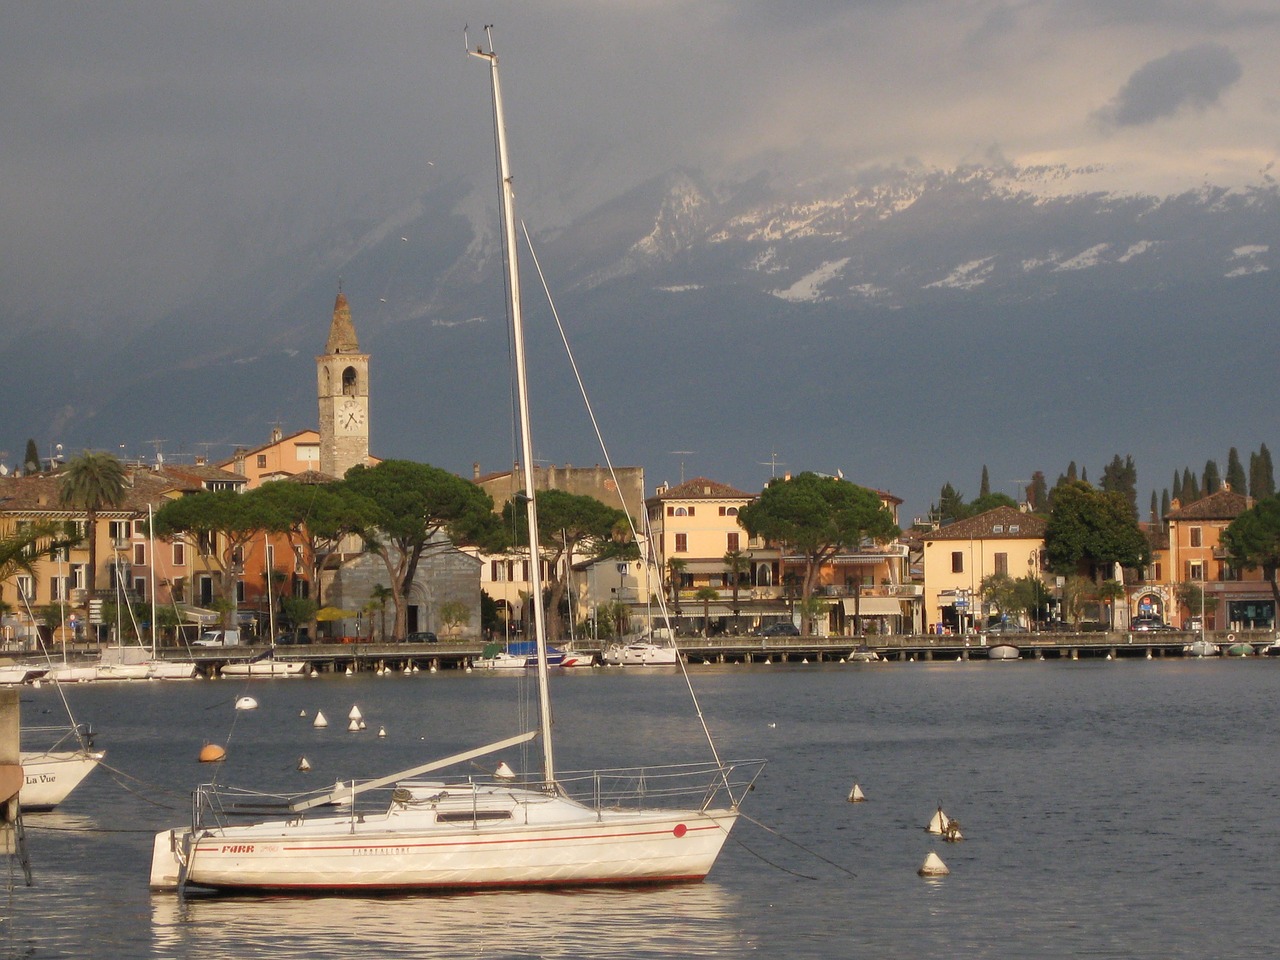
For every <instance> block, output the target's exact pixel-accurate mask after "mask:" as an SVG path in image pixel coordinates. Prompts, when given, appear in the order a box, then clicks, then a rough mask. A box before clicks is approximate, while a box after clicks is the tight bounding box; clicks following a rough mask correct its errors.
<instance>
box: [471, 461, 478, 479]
mask: <svg viewBox="0 0 1280 960" xmlns="http://www.w3.org/2000/svg"><path fill="white" fill-rule="evenodd" d="M471 479H472V480H479V479H480V461H479V460H477V461H476V462H475V463H473V464H471Z"/></svg>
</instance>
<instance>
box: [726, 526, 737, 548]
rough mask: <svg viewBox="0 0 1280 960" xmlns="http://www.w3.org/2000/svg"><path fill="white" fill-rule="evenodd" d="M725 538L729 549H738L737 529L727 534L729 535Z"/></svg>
mask: <svg viewBox="0 0 1280 960" xmlns="http://www.w3.org/2000/svg"><path fill="white" fill-rule="evenodd" d="M727 539H728V549H729V550H730V551H733V550H737V549H738V533H737V531H734V532H733V533H731V534H729V536H728V538H727Z"/></svg>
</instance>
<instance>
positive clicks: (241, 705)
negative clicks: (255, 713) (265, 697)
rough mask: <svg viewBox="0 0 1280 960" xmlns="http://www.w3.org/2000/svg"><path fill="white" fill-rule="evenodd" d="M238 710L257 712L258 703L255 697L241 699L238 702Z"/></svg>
mask: <svg viewBox="0 0 1280 960" xmlns="http://www.w3.org/2000/svg"><path fill="white" fill-rule="evenodd" d="M236 709H237V710H257V709H258V701H257V700H255V699H253V697H241V698H240V699H239V700H237V701H236Z"/></svg>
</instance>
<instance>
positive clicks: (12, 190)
mask: <svg viewBox="0 0 1280 960" xmlns="http://www.w3.org/2000/svg"><path fill="white" fill-rule="evenodd" d="M486 23H494V24H496V25H497V32H496V34H495V45H496V48H497V50H498V52H499V55H500V56H501V57H502V62H503V81H504V85H505V87H506V89H507V94H508V98H509V113H510V117H511V127H512V142H513V151H514V152H515V153H516V155H517V156H516V160H517V163H518V165H519V166H518V169H520V170H521V171H522V186H523V192H522V196H521V206H522V214H523V215H524V216H525V217H526V219H528V220H529V221H530V223H531V224H534V225H538V226H546V225H548V224H549V223H550V222H552V221H554V220H556V219H557V218H562V217H564V216H566V215H569V214H572V213H574V212H577V211H580V210H582V209H584V208H586V207H588V206H590V205H592V204H594V203H596V202H598V201H600V200H602V199H605V198H607V197H610V196H613V195H616V194H617V193H620V192H621V191H623V190H624V189H626V188H627V187H629V186H631V185H633V184H634V183H636V182H638V181H640V180H642V179H644V178H647V177H648V176H651V175H653V174H655V173H659V172H662V171H664V170H667V169H669V168H670V167H672V166H674V165H677V164H692V165H696V166H699V167H701V168H703V169H706V170H708V171H709V172H711V173H713V174H714V173H715V172H717V171H720V170H724V171H730V170H747V171H749V170H755V169H758V168H767V169H775V170H779V171H784V172H787V173H792V172H794V173H797V174H803V173H805V172H810V171H822V170H824V169H830V168H831V166H832V165H833V164H841V165H862V164H873V163H883V162H896V161H899V160H902V159H906V158H912V159H916V160H920V161H923V162H926V163H931V164H937V165H941V166H951V165H954V164H956V163H958V162H961V161H964V160H973V159H978V158H981V157H984V156H988V155H993V154H998V155H1001V156H1004V157H1006V158H1008V159H1011V160H1014V161H1019V162H1045V161H1047V162H1068V163H1073V164H1076V163H1089V164H1098V163H1101V164H1105V165H1106V173H1105V175H1104V176H1105V179H1106V181H1107V182H1108V183H1112V184H1115V185H1119V186H1123V187H1130V188H1139V189H1148V190H1164V189H1166V188H1171V187H1174V186H1185V185H1190V184H1195V183H1197V182H1200V181H1202V180H1203V179H1205V178H1206V177H1208V178H1209V179H1211V180H1213V181H1215V182H1233V183H1236V182H1244V181H1248V180H1252V181H1255V182H1256V181H1257V180H1258V179H1259V178H1260V177H1261V175H1262V174H1261V171H1262V170H1263V168H1264V167H1266V165H1267V164H1269V163H1270V162H1271V161H1272V159H1273V158H1274V157H1275V155H1276V153H1277V146H1278V143H1277V141H1278V138H1280V134H1278V131H1280V125H1278V124H1277V120H1278V119H1280V117H1278V115H1280V57H1277V56H1276V51H1277V50H1280V7H1278V6H1277V4H1275V3H1274V2H1273V0H1223V2H1218V3H1215V2H1195V0H1029V2H1021V3H1020V2H1010V3H1002V2H985V0H968V2H965V0H817V2H795V0H767V2H766V0H724V2H720V0H696V2H694V0H689V2H685V0H608V2H587V0H539V2H537V3H531V2H528V0H522V2H492V3H476V4H468V3H451V2H429V3H423V2H421V0H412V2H408V0H406V2H377V0H368V2H362V3H358V4H357V3H351V2H350V0H342V2H337V0H334V2H327V0H305V2H288V3H286V2H270V0H268V2H262V0H254V2H236V0H218V2H207V3H173V2H170V0H153V2H144V0H101V2H95V3H91V4H85V3H62V2H50V0H44V2H38V3H36V2H33V3H10V4H6V5H5V10H4V12H3V13H2V14H0V221H2V223H3V230H0V243H2V244H3V245H4V246H3V250H0V283H2V284H3V287H4V291H5V294H4V295H5V301H6V302H7V303H8V304H9V306H10V309H11V310H15V311H18V312H21V313H24V314H30V315H33V316H36V317H44V316H58V315H64V314H66V313H68V312H72V313H75V312H78V313H79V314H81V315H82V316H88V315H89V314H96V313H97V312H98V311H105V312H106V313H107V314H112V313H120V314H129V315H132V316H134V317H138V318H148V317H151V316H154V315H157V314H159V313H163V312H164V311H165V310H166V309H167V308H169V307H170V306H172V305H173V304H174V303H176V302H178V301H180V300H181V299H182V298H183V297H184V296H185V295H186V294H187V293H188V292H189V291H190V290H191V288H192V285H193V284H194V283H196V282H197V281H199V280H201V279H204V278H207V277H208V276H209V275H210V274H211V273H212V274H215V275H216V274H217V273H218V272H219V271H230V272H234V270H235V269H237V268H238V267H239V266H240V265H241V264H242V263H243V262H244V260H245V259H246V258H252V257H257V256H260V255H262V254H263V253H264V252H269V250H270V248H271V246H272V245H273V243H276V242H284V241H296V240H297V238H298V237H299V236H303V235H305V234H306V233H307V232H308V231H309V230H313V229H315V227H316V226H317V225H319V226H323V225H324V224H326V223H329V222H332V219H333V218H335V217H345V216H347V215H349V214H350V213H353V212H360V213H364V214H368V215H372V216H380V215H383V214H385V213H388V212H390V211H393V210H395V209H397V208H402V207H405V206H407V205H408V204H410V203H411V202H412V200H413V198H414V197H415V196H416V195H417V194H418V193H420V192H421V191H422V190H423V189H424V188H425V187H427V186H430V185H434V184H437V183H439V182H440V179H439V178H446V177H451V176H455V175H458V174H460V173H470V172H472V171H475V170H481V171H484V170H488V169H490V168H491V157H492V153H491V147H490V144H489V141H488V140H487V139H485V137H484V136H477V133H482V134H483V133H484V132H486V128H487V126H488V124H489V105H488V91H487V85H486V82H485V77H484V66H483V64H481V63H480V62H478V61H476V60H474V59H472V58H467V57H465V56H464V49H463V27H464V26H466V25H468V24H469V25H470V27H471V38H472V42H473V44H474V43H476V42H477V41H479V40H480V39H481V32H482V31H481V28H482V26H483V25H484V24H486ZM4 323H5V320H4V319H3V318H0V325H2V324H4Z"/></svg>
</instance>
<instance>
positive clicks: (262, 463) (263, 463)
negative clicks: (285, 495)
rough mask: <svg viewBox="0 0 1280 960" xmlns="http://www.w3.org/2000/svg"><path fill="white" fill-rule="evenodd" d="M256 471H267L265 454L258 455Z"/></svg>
mask: <svg viewBox="0 0 1280 960" xmlns="http://www.w3.org/2000/svg"><path fill="white" fill-rule="evenodd" d="M258 469H259V470H265V469H267V455H266V454H265V453H260V454H258Z"/></svg>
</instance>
